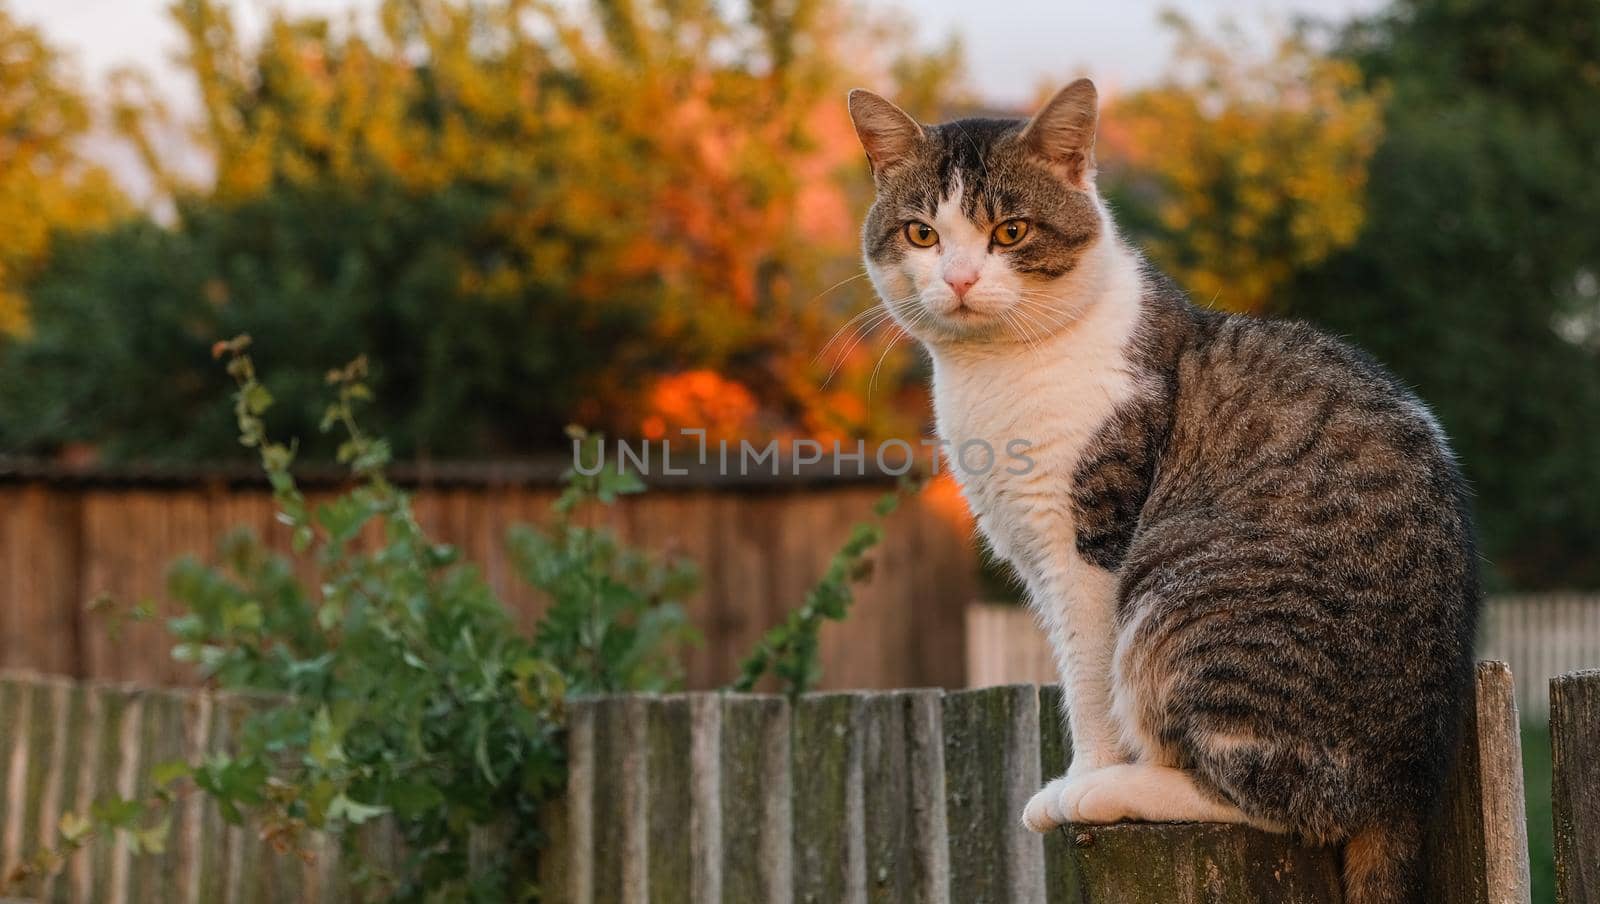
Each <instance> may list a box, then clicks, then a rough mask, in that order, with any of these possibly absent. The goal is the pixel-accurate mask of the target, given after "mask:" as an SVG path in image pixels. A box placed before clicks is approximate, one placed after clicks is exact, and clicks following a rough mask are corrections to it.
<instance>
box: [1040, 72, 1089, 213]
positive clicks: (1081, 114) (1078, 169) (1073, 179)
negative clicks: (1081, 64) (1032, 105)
mask: <svg viewBox="0 0 1600 904" xmlns="http://www.w3.org/2000/svg"><path fill="white" fill-rule="evenodd" d="M1098 108H1099V95H1098V94H1097V93H1096V92H1095V90H1094V82H1091V81H1089V80H1088V79H1086V78H1080V79H1078V80H1077V81H1075V82H1073V83H1072V84H1070V85H1068V86H1066V87H1065V88H1062V89H1061V90H1060V91H1057V92H1056V96H1055V97H1052V98H1050V102H1049V103H1047V104H1045V105H1044V109H1042V110H1040V111H1039V112H1038V113H1037V114H1035V115H1034V117H1033V119H1031V120H1029V121H1028V125H1027V126H1026V127H1025V128H1023V130H1022V140H1023V141H1024V142H1026V143H1027V146H1028V149H1029V150H1031V151H1032V152H1033V153H1035V154H1037V155H1038V156H1039V157H1041V158H1042V159H1043V160H1044V161H1045V162H1046V163H1048V164H1050V167H1051V168H1052V169H1054V170H1056V171H1057V172H1058V173H1060V174H1061V175H1062V176H1063V177H1064V178H1065V179H1066V180H1067V181H1068V182H1070V183H1072V184H1073V185H1075V186H1077V187H1078V188H1082V189H1088V188H1089V185H1090V183H1092V182H1093V181H1094V132H1095V125H1096V123H1097V122H1098V121H1099V113H1098V112H1097V111H1098Z"/></svg>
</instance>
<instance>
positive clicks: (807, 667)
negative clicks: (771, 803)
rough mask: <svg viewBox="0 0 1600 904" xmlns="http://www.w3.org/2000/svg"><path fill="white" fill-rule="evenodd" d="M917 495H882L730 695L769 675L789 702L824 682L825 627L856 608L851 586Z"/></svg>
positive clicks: (764, 642)
mask: <svg viewBox="0 0 1600 904" xmlns="http://www.w3.org/2000/svg"><path fill="white" fill-rule="evenodd" d="M915 490H916V485H915V484H914V483H912V482H909V481H907V482H903V483H902V484H901V486H900V489H899V490H898V491H896V492H893V493H889V494H887V495H885V496H884V497H883V498H881V499H879V500H878V502H877V504H876V505H874V506H873V513H874V514H875V515H877V520H876V521H872V522H865V523H862V524H857V525H856V526H855V527H854V528H852V529H851V531H850V538H849V539H848V540H846V541H845V544H844V546H843V547H841V548H840V550H839V551H838V552H836V553H834V556H833V559H832V560H831V561H830V562H829V563H828V569H827V571H825V572H823V575H822V578H821V579H820V580H819V581H817V583H816V585H815V586H813V587H812V588H811V590H810V591H809V592H808V593H807V594H806V598H805V600H804V602H802V603H801V605H800V606H799V607H798V608H796V609H795V610H794V611H792V612H790V613H789V616H788V618H786V619H784V621H783V623H782V624H779V625H777V626H776V627H774V628H772V629H771V630H769V631H767V633H766V635H764V636H763V637H762V638H761V642H760V643H759V644H757V646H756V649H755V651H754V652H753V653H751V654H750V655H749V656H748V657H746V659H745V660H744V662H743V663H741V664H740V666H739V677H738V678H737V679H735V680H734V682H733V684H731V685H730V686H729V687H730V689H731V690H734V691H739V692H746V693H747V692H749V691H753V690H755V688H756V685H757V684H758V683H759V682H760V681H761V679H762V678H763V677H764V676H765V675H767V674H768V673H769V672H770V673H771V674H772V675H774V676H775V677H776V678H777V679H778V682H779V684H780V685H781V686H782V689H783V692H784V693H785V694H787V695H789V697H791V698H794V697H798V696H800V695H801V694H803V693H805V692H806V691H808V690H810V689H811V688H813V687H815V686H816V683H817V679H819V678H820V677H821V676H822V666H821V663H820V662H819V661H818V656H817V654H818V644H819V638H820V634H821V632H822V626H823V624H824V623H825V622H829V621H843V620H844V619H845V617H846V616H847V615H849V614H850V605H851V603H854V602H855V591H854V589H853V585H855V584H857V583H859V582H861V581H865V580H866V579H867V578H868V577H870V576H871V574H872V560H871V559H870V558H868V553H870V552H871V551H872V548H873V547H874V546H877V545H878V544H879V543H880V542H881V541H882V540H883V526H882V520H883V519H884V518H887V517H888V516H889V515H891V514H892V513H893V512H894V510H895V508H897V507H898V506H899V504H900V499H901V496H902V495H904V494H906V493H910V492H915Z"/></svg>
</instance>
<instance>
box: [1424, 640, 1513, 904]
mask: <svg viewBox="0 0 1600 904" xmlns="http://www.w3.org/2000/svg"><path fill="white" fill-rule="evenodd" d="M1520 727H1521V726H1520V724H1519V721H1518V718H1517V700H1516V694H1515V692H1514V689H1513V687H1512V680H1511V669H1509V668H1508V667H1507V666H1506V664H1505V663H1503V662H1482V663H1479V664H1478V672H1477V695H1476V698H1475V704H1474V705H1473V706H1471V707H1469V708H1468V709H1467V713H1466V718H1465V719H1464V721H1463V724H1462V727H1461V728H1462V733H1461V737H1462V740H1461V744H1460V748H1459V751H1458V754H1457V757H1456V763H1455V768H1454V769H1453V770H1452V771H1451V773H1450V778H1449V780H1448V781H1447V782H1446V783H1445V792H1444V801H1443V804H1442V806H1441V808H1440V812H1439V814H1438V816H1437V817H1436V818H1435V819H1434V821H1433V822H1432V823H1431V824H1430V825H1429V833H1428V837H1427V841H1426V846H1425V849H1424V852H1423V863H1424V866H1425V869H1426V875H1425V878H1426V881H1427V888H1428V894H1427V900H1429V901H1449V902H1452V904H1458V902H1459V904H1528V900H1529V895H1530V891H1529V879H1528V826H1527V818H1526V815H1525V814H1526V809H1525V801H1524V798H1523V793H1522V740H1521V735H1520V733H1519V730H1520Z"/></svg>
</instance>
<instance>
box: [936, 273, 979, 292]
mask: <svg viewBox="0 0 1600 904" xmlns="http://www.w3.org/2000/svg"><path fill="white" fill-rule="evenodd" d="M944 281H945V285H947V286H949V287H950V291H952V292H954V293H956V297H957V298H966V297H967V292H968V291H969V290H970V289H971V288H972V287H973V285H975V284H976V283H977V282H978V271H977V270H956V271H947V272H946V273H945V275H944Z"/></svg>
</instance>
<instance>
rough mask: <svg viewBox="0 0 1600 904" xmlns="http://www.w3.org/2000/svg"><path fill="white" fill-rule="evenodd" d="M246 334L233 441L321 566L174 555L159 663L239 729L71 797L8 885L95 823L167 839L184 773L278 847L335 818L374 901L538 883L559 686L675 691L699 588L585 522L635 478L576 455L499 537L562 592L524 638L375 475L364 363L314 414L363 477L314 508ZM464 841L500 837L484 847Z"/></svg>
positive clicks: (556, 748) (486, 895)
mask: <svg viewBox="0 0 1600 904" xmlns="http://www.w3.org/2000/svg"><path fill="white" fill-rule="evenodd" d="M248 347H249V339H248V338H247V337H241V338H238V339H235V340H232V341H230V342H220V343H217V344H216V345H215V346H214V348H213V354H214V355H217V356H223V355H226V356H227V357H228V359H229V360H228V372H229V373H230V374H231V375H232V376H233V378H234V380H235V382H236V384H237V392H236V393H235V396H234V416H235V420H236V422H237V425H238V435H239V442H240V443H242V444H243V445H244V446H246V447H248V448H251V449H253V450H255V451H256V453H257V454H258V455H259V457H260V461H261V466H262V469H263V470H264V471H265V473H266V475H267V477H268V479H269V481H270V482H271V485H272V489H273V495H274V498H275V500H276V502H277V506H278V512H279V521H281V522H282V523H283V524H284V525H285V526H287V527H288V528H289V529H290V530H291V531H292V538H293V548H294V550H295V552H296V555H297V557H299V558H301V559H303V560H305V562H306V563H307V564H309V565H310V567H311V568H312V569H313V570H314V572H315V575H316V577H315V579H314V581H309V582H308V581H304V580H302V578H301V576H300V575H299V574H298V573H297V571H296V568H295V563H293V562H292V561H290V560H289V559H286V558H284V557H282V556H279V555H275V554H272V553H270V552H268V551H266V550H265V549H264V548H263V547H262V546H261V545H260V544H259V542H257V541H256V539H255V538H254V537H252V536H250V535H249V534H246V533H236V534H233V535H230V536H229V537H228V538H227V539H226V540H225V541H224V542H223V544H222V549H221V561H222V565H221V566H220V567H211V566H208V565H204V564H202V563H200V562H198V561H195V560H192V559H191V560H185V561H181V562H179V563H178V564H177V565H176V566H175V567H174V569H173V570H172V573H171V579H170V587H169V589H170V592H171V595H172V596H173V597H174V598H175V599H176V600H178V601H179V602H180V603H181V604H182V605H183V606H184V608H185V610H186V612H185V614H183V615H182V616H180V617H178V618H175V619H173V620H172V621H171V622H170V625H169V627H170V630H171V632H172V634H173V635H174V637H175V638H176V640H177V644H176V646H175V647H174V649H173V656H174V657H175V658H177V659H179V660H182V661H185V662H192V663H195V664H196V665H197V666H198V668H199V669H200V672H201V674H202V675H203V676H205V677H206V678H207V679H208V680H210V681H211V682H213V683H214V684H216V685H217V686H219V687H221V688H223V689H227V690H233V691H242V692H249V694H251V695H255V701H254V703H253V705H251V706H250V707H249V711H248V714H247V717H246V718H245V719H244V721H243V724H242V727H241V730H240V733H239V737H238V741H237V744H236V745H235V747H234V749H232V750H231V751H212V752H210V753H208V754H207V755H206V756H205V757H204V758H203V759H201V760H200V761H198V762H193V763H184V762H176V763H168V764H164V765H161V766H158V767H156V768H155V769H154V770H153V772H152V776H151V778H152V781H153V783H154V784H155V785H156V786H157V787H158V791H157V793H156V795H155V797H154V798H153V799H151V800H144V801H139V800H135V801H128V800H120V799H115V798H108V799H105V800H102V801H99V802H98V803H96V805H95V807H94V809H93V810H92V812H91V813H90V814H88V815H87V816H83V815H77V814H68V815H67V816H66V817H65V818H64V819H63V821H62V832H61V838H60V839H59V840H58V845H57V846H56V847H54V848H51V849H48V850H46V851H42V852H40V854H39V855H38V857H37V858H36V859H35V860H34V861H30V864H29V865H28V867H27V869H28V873H27V875H24V876H21V877H20V878H21V879H27V878H30V877H31V876H36V875H43V874H47V873H49V872H52V871H54V869H56V868H58V867H59V866H60V864H61V862H62V860H63V858H64V857H65V856H67V855H68V854H70V853H71V852H72V851H74V850H76V849H78V848H80V847H81V846H82V845H83V844H84V843H85V841H86V840H87V839H88V838H90V837H92V836H93V835H94V834H96V833H99V832H114V833H116V834H117V835H118V836H119V837H121V838H122V839H124V841H125V842H126V843H127V844H128V845H129V846H130V848H131V849H132V850H133V851H134V852H135V853H140V852H159V851H160V850H161V846H162V844H163V843H164V839H165V837H166V831H167V826H168V824H169V823H168V821H167V819H166V817H165V815H164V814H163V813H162V812H161V811H162V810H163V809H164V808H165V806H166V805H167V804H169V803H171V802H172V800H173V794H174V791H173V789H174V788H175V787H177V786H179V785H183V784H184V780H187V781H188V782H189V783H192V787H193V788H194V789H197V790H198V791H199V792H201V793H203V794H205V795H206V796H207V797H209V798H210V799H212V800H213V801H215V802H216V804H217V805H218V807H219V808H220V811H221V813H222V815H223V817H224V818H225V819H226V820H228V821H229V822H233V823H239V822H241V821H243V820H245V819H247V818H248V819H251V820H253V822H254V823H255V826H256V828H257V829H258V830H259V831H260V832H261V833H262V834H263V837H265V838H267V839H269V840H270V841H271V842H272V843H273V844H274V846H275V847H276V848H277V849H278V850H279V851H280V852H284V853H290V852H298V853H299V854H300V855H301V856H306V857H309V856H311V853H310V849H309V846H308V845H307V843H306V842H307V840H308V839H307V833H308V832H311V831H320V832H326V833H330V834H332V835H333V836H335V837H336V838H337V839H338V840H339V841H340V842H341V845H342V851H343V854H344V858H345V859H344V860H343V861H342V862H343V863H345V864H346V865H347V867H348V868H349V869H350V870H351V874H352V876H353V877H354V878H355V879H356V880H357V881H358V883H359V884H360V885H361V886H362V890H363V892H364V894H365V895H367V896H369V897H373V898H385V899H393V900H399V901H430V902H431V901H479V902H491V901H495V902H498V901H507V900H526V899H531V898H532V897H534V896H535V895H536V889H535V887H534V886H533V877H534V874H535V873H534V869H535V866H536V858H537V851H538V848H539V846H540V844H541V843H542V841H543V838H542V835H541V830H540V826H539V822H538V814H539V809H540V807H541V805H542V804H543V803H545V802H546V801H548V800H549V799H550V798H551V797H553V796H555V795H557V794H559V793H560V791H561V788H562V786H563V783H564V778H565V775H564V764H563V754H562V746H561V731H562V720H563V700H564V698H565V696H566V695H567V694H568V693H569V692H587V691H632V690H670V689H672V688H673V687H674V686H676V683H677V680H678V671H677V665H676V664H677V658H676V652H677V647H678V644H679V643H680V642H681V641H683V640H685V639H686V638H687V636H688V629H687V627H686V625H685V623H684V618H683V612H682V609H681V607H680V606H679V605H678V603H677V600H678V599H679V598H680V597H681V596H682V595H683V594H685V593H688V592H690V591H691V590H692V589H693V587H694V573H693V571H692V570H691V569H689V568H688V566H687V565H685V564H683V563H681V562H676V561H673V562H659V561H656V560H655V559H652V558H650V557H648V556H645V555H643V554H641V553H639V552H637V551H634V550H632V549H629V548H627V547H625V546H624V545H622V544H621V543H619V542H618V541H617V540H616V538H615V537H613V536H612V535H611V534H610V533H608V532H606V531H604V530H601V529H598V528H594V527H589V526H581V525H579V524H577V523H576V520H577V519H578V518H579V517H581V516H582V515H583V514H584V513H586V512H592V511H593V509H594V507H595V506H599V505H605V504H608V503H610V502H612V501H614V500H615V499H616V498H617V496H618V495H619V494H621V493H627V492H634V491H637V490H638V489H640V486H639V484H638V482H637V480H636V479H634V478H633V477H631V476H628V475H621V476H618V475H616V474H606V475H601V476H596V477H586V476H584V475H581V474H577V473H575V472H574V473H572V474H571V475H570V478H569V482H568V485H567V487H566V490H565V492H563V494H562V495H561V497H560V499H559V501H558V502H557V503H556V505H555V506H554V515H555V520H554V523H553V524H552V525H551V526H550V527H549V528H548V529H546V530H542V531H541V530H536V529H532V528H519V529H518V530H517V531H516V532H515V534H514V537H513V538H512V543H513V545H514V547H515V549H516V553H517V560H518V563H519V565H520V566H521V567H522V569H523V570H524V571H525V572H526V574H527V575H528V577H529V579H530V580H531V581H533V583H534V584H535V585H536V586H538V587H540V588H542V589H544V590H546V591H548V592H549V594H550V596H551V598H552V605H551V608H550V610H549V615H548V617H547V618H545V619H544V620H543V621H542V622H541V623H540V624H539V626H538V629H537V631H536V632H535V634H534V636H533V637H532V638H531V639H530V638H527V637H525V636H524V635H522V634H521V633H520V632H519V631H518V630H517V627H516V625H515V624H514V623H513V622H512V620H511V618H510V616H509V615H508V613H507V612H506V611H505V609H504V608H502V606H501V605H500V603H499V602H498V601H497V600H496V599H495V598H494V596H493V595H492V594H491V592H490V590H489V588H488V586H487V585H486V584H485V583H484V581H483V580H482V578H481V577H480V576H479V574H478V573H477V571H476V570H475V569H473V568H472V567H470V566H469V565H466V564H463V563H461V562H460V561H458V556H457V554H456V551H455V550H454V549H452V548H451V547H449V546H445V545H441V544H437V543H434V542H432V541H431V540H430V539H429V538H428V537H427V536H426V534H425V533H424V532H423V531H422V529H421V527H420V526H419V525H418V524H417V521H416V519H415V517H414V515H413V513H412V510H411V505H410V500H409V498H408V496H407V495H406V494H405V493H404V492H402V491H400V490H399V489H398V488H396V487H395V486H394V485H393V484H391V483H390V482H389V481H388V480H387V479H386V478H385V477H384V466H385V465H386V464H387V462H388V460H389V454H390V453H389V448H388V446H387V444H386V443H385V442H384V441H383V440H381V439H377V438H374V437H372V436H370V435H368V434H367V433H365V432H363V430H362V429H361V428H360V426H359V425H358V423H357V420H356V416H355V415H356V409H357V407H358V406H359V405H361V404H362V403H365V402H366V401H368V400H369V399H370V398H371V391H370V389H369V388H368V385H367V382H366V380H367V376H368V368H367V364H366V361H365V359H360V358H358V359H356V360H355V361H354V362H352V363H351V364H350V365H348V366H347V367H344V368H342V369H339V370H335V371H332V372H330V373H328V374H327V377H326V382H327V384H328V385H330V386H332V387H333V388H334V390H335V400H334V401H333V403H332V404H330V405H328V406H327V407H326V409H325V410H324V412H323V416H322V418H321V424H322V427H323V429H325V430H335V429H337V430H338V431H339V432H340V434H341V435H342V437H343V439H342V441H340V442H339V443H338V444H337V453H336V454H337V458H338V460H339V461H340V462H343V463H344V464H345V465H347V466H348V467H349V469H350V471H351V474H352V476H353V478H354V483H353V486H352V487H351V488H350V489H349V490H348V491H347V492H345V493H343V494H342V495H340V496H337V497H335V498H333V499H331V500H329V501H327V502H324V503H320V504H317V505H314V506H313V505H312V504H310V503H309V502H308V500H307V499H306V497H305V495H304V494H303V493H302V492H301V491H300V489H299V487H298V486H297V485H296V483H295V480H294V478H293V476H292V474H291V473H290V468H291V466H292V464H293V462H294V459H295V457H296V451H297V450H296V449H295V447H294V446H292V445H286V444H283V443H279V442H275V441H273V440H272V439H271V438H270V435H269V434H268V431H267V429H266V424H265V421H264V417H265V416H266V415H267V413H268V411H269V410H270V409H271V408H272V406H273V404H274V402H273V397H272V392H271V391H270V390H269V389H268V388H267V385H266V384H265V383H264V382H262V380H261V379H260V377H259V375H258V374H257V373H256V370H255V365H254V362H253V361H252V359H251V358H250V356H249V355H248V354H246V349H247V348H248ZM574 436H575V438H576V439H578V440H579V441H581V442H589V443H597V442H599V438H597V437H588V436H585V435H583V434H582V433H581V432H575V433H574ZM313 588H314V589H313ZM263 693H265V696H261V695H262V694H263ZM380 818H381V819H388V820H391V821H392V823H393V825H394V826H395V828H396V830H397V831H398V834H399V837H400V839H401V840H402V842H403V844H404V859H403V860H402V862H401V863H400V864H399V866H398V868H397V869H396V870H394V871H393V872H386V871H384V870H382V869H380V868H379V867H378V866H377V865H376V864H372V863H366V862H364V861H363V860H362V857H361V853H362V850H361V846H360V841H361V832H360V827H361V826H363V825H366V824H367V823H370V822H372V821H373V820H376V819H380ZM475 835H478V836H482V837H492V838H494V839H496V841H495V842H494V843H493V844H492V845H486V844H481V843H480V844H476V845H475V843H474V836H475ZM485 848H489V850H488V856H487V858H486V857H485V856H484V853H485Z"/></svg>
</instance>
